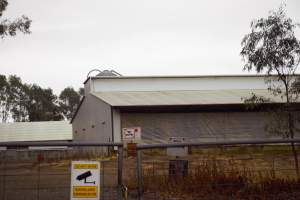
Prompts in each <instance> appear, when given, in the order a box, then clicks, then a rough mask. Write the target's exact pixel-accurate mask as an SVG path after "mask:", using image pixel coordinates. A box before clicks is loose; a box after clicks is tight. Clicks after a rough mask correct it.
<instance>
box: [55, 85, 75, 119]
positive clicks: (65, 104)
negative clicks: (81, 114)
mask: <svg viewBox="0 0 300 200" xmlns="http://www.w3.org/2000/svg"><path fill="white" fill-rule="evenodd" d="M79 92H80V91H79ZM79 92H76V91H75V90H74V89H73V88H72V87H67V88H65V89H64V90H63V91H62V92H61V93H60V95H59V100H60V102H59V105H60V110H61V112H62V113H63V114H64V116H65V117H66V118H67V119H68V120H70V119H71V118H72V116H73V114H74V113H75V111H76V109H77V107H78V105H79V102H80V94H79Z"/></svg>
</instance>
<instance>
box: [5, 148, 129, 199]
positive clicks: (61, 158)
mask: <svg viewBox="0 0 300 200" xmlns="http://www.w3.org/2000/svg"><path fill="white" fill-rule="evenodd" d="M13 145H16V146H13ZM32 145H34V146H36V145H38V143H35V144H27V145H26V144H25V143H22V144H21V143H19V144H9V149H8V150H5V151H1V152H0V156H1V163H0V199H1V200H48V199H49V200H52V199H55V200H66V199H70V194H71V161H74V160H84V161H100V166H101V167H100V195H99V196H100V198H101V199H104V200H105V199H107V200H108V199H109V200H111V199H120V196H121V195H122V194H121V186H122V183H121V182H120V181H122V179H121V178H120V177H122V162H123V161H122V158H123V153H122V152H123V151H122V149H123V147H122V144H120V143H115V144H95V143H77V144H76V143H73V144H72V145H70V144H69V143H66V144H65V146H63V144H54V143H53V144H52V143H48V144H47V145H46V146H44V147H43V144H42V143H41V144H39V145H40V147H39V148H38V149H28V147H29V146H32ZM44 145H45V144H44ZM53 146H56V147H57V146H63V148H58V149H57V148H53ZM114 146H115V147H117V148H118V150H117V151H115V152H114V151H113V149H112V148H113V147H114ZM49 147H50V148H49ZM51 147H52V148H51ZM45 149H47V150H45Z"/></svg>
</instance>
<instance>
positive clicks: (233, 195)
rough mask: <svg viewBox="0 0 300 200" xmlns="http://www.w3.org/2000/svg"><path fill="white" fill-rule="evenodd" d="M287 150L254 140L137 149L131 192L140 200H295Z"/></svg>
mask: <svg viewBox="0 0 300 200" xmlns="http://www.w3.org/2000/svg"><path fill="white" fill-rule="evenodd" d="M298 142H299V141H298ZM272 144H275V145H272ZM290 144H291V143H290V141H289V140H268V141H267V140H261V141H259V140H256V141H235V142H223V143H222V142H212V143H185V144H153V145H138V146H137V149H138V153H137V160H136V161H137V169H136V170H137V184H136V185H133V186H132V187H133V188H134V187H135V186H136V187H137V190H138V192H137V193H138V195H137V198H138V199H147V200H151V199H153V200H154V199H155V200H159V199H214V200H218V199H222V200H223V199H299V195H300V192H299V191H300V181H299V177H298V176H297V169H296V168H295V159H294V156H293V155H294V154H293V152H292V148H291V145H290ZM169 149H172V150H174V151H175V152H176V153H177V154H178V156H176V153H175V155H174V154H172V155H170V152H171V151H169ZM296 150H297V151H299V147H297V148H296ZM180 151H184V152H185V153H186V154H184V153H182V152H180ZM125 182H126V181H125Z"/></svg>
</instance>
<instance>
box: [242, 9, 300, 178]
mask: <svg viewBox="0 0 300 200" xmlns="http://www.w3.org/2000/svg"><path fill="white" fill-rule="evenodd" d="M296 28H299V24H297V23H294V22H293V21H292V19H291V18H289V17H288V16H287V15H286V12H285V10H284V7H283V6H281V7H280V8H279V9H278V10H277V11H273V12H271V13H270V15H269V16H268V17H267V18H260V19H258V20H254V21H253V22H252V23H251V33H249V34H247V35H246V36H245V37H244V38H243V40H242V50H241V53H240V54H241V56H242V57H243V58H244V60H245V65H244V70H248V71H251V70H255V71H256V72H257V73H263V74H265V79H266V83H267V84H268V90H269V91H270V92H271V94H272V95H273V96H274V97H280V99H281V100H282V101H283V104H281V105H280V106H278V107H277V108H274V109H273V110H271V111H270V116H271V121H270V123H269V124H268V125H267V130H268V131H269V132H270V133H272V134H276V135H281V136H282V137H284V138H291V139H293V138H294V137H295V132H297V131H299V128H298V127H297V123H298V122H299V117H298V115H299V111H297V110H295V109H294V108H293V104H292V103H295V104H299V91H300V89H299V86H300V77H299V75H297V74H296V71H297V68H298V66H299V63H300V41H299V40H298V39H297V37H296V36H295V30H296ZM244 102H245V103H247V104H249V102H251V103H252V104H254V105H255V104H256V105H257V104H258V103H261V102H262V101H260V98H257V96H255V95H252V97H251V98H249V99H246V100H245V101H244ZM291 147H292V151H293V154H294V160H295V169H296V173H297V177H298V179H300V170H299V165H298V155H297V151H296V149H295V145H294V143H291Z"/></svg>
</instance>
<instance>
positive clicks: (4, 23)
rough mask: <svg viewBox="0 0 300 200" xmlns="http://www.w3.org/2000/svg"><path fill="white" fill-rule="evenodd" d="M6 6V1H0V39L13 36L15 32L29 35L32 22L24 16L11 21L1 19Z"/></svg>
mask: <svg viewBox="0 0 300 200" xmlns="http://www.w3.org/2000/svg"><path fill="white" fill-rule="evenodd" d="M7 6H8V1H7V0H0V20H1V21H0V37H1V38H4V37H6V36H15V35H16V34H17V32H22V33H24V34H29V33H30V30H29V29H30V25H31V22H32V21H31V20H30V19H29V18H28V17H26V16H25V15H22V16H21V17H19V18H17V19H15V20H13V21H11V20H10V19H3V12H4V11H5V10H6V8H7Z"/></svg>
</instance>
